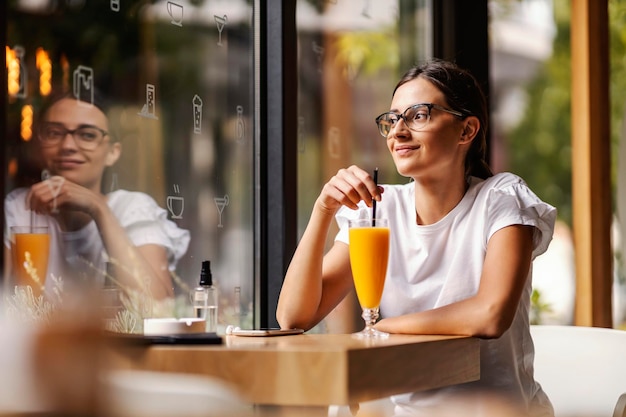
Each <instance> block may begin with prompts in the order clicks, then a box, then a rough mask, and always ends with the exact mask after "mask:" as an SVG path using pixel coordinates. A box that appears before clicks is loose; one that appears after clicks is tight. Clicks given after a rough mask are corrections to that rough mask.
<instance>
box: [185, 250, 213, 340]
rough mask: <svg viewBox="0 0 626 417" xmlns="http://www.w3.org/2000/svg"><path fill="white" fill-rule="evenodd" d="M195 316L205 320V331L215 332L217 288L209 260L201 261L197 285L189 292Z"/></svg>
mask: <svg viewBox="0 0 626 417" xmlns="http://www.w3.org/2000/svg"><path fill="white" fill-rule="evenodd" d="M191 300H192V302H193V308H194V310H195V312H196V317H197V318H202V319H205V320H206V331H207V332H209V333H216V332H217V288H215V286H214V285H213V275H212V274H211V261H203V262H202V270H201V271H200V283H199V286H198V287H196V288H194V289H193V291H192V294H191Z"/></svg>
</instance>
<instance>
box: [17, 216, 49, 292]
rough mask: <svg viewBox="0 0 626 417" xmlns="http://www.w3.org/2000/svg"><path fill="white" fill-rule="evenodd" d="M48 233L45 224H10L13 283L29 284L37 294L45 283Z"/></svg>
mask: <svg viewBox="0 0 626 417" xmlns="http://www.w3.org/2000/svg"><path fill="white" fill-rule="evenodd" d="M49 252H50V234H49V233H48V227H47V226H11V256H12V259H11V260H12V262H13V265H14V268H13V270H14V273H15V284H16V285H20V286H25V285H30V286H31V288H32V289H33V293H34V294H35V295H39V294H40V293H41V291H42V290H43V288H44V285H45V283H46V275H47V274H48V255H49Z"/></svg>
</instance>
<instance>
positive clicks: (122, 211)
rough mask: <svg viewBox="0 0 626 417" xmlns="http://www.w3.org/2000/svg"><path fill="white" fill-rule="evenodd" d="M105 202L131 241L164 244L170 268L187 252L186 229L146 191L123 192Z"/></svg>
mask: <svg viewBox="0 0 626 417" xmlns="http://www.w3.org/2000/svg"><path fill="white" fill-rule="evenodd" d="M118 192H119V191H118ZM109 204H110V206H111V208H112V210H113V212H114V213H115V216H116V217H117V218H118V220H119V222H120V224H121V226H122V227H123V228H124V230H126V233H127V234H128V237H129V239H130V240H131V241H132V242H133V244H134V245H136V246H141V245H149V244H155V245H160V246H163V247H165V248H166V249H167V253H168V263H169V267H170V269H172V270H173V269H174V268H175V266H176V264H177V263H178V261H179V260H180V258H182V257H183V256H184V255H185V253H186V252H187V247H188V246H189V240H190V237H189V231H188V230H185V229H182V228H180V227H178V225H177V224H176V223H174V222H173V221H171V220H169V219H168V218H167V211H166V210H165V209H163V208H162V207H160V206H159V205H158V204H157V203H156V201H154V199H152V197H150V196H148V195H147V194H143V193H138V192H123V194H120V195H118V196H116V198H115V199H112V201H111V200H110V203H109Z"/></svg>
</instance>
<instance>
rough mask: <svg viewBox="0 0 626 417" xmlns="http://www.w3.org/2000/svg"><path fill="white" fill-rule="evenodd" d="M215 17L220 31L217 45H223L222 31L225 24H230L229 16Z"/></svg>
mask: <svg viewBox="0 0 626 417" xmlns="http://www.w3.org/2000/svg"><path fill="white" fill-rule="evenodd" d="M213 17H214V18H215V24H217V31H218V32H219V37H218V38H217V46H222V31H223V30H224V26H226V25H227V24H228V16H226V15H224V16H218V15H213Z"/></svg>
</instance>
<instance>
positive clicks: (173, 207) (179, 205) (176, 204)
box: [167, 184, 185, 219]
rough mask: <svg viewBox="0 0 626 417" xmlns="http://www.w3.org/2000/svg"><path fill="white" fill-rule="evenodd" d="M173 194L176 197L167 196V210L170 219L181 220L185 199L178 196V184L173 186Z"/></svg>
mask: <svg viewBox="0 0 626 417" xmlns="http://www.w3.org/2000/svg"><path fill="white" fill-rule="evenodd" d="M174 193H175V194H177V195H168V196H167V209H168V210H169V212H170V214H171V215H172V219H182V218H183V211H185V199H184V198H183V197H181V196H180V188H179V187H178V184H174Z"/></svg>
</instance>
